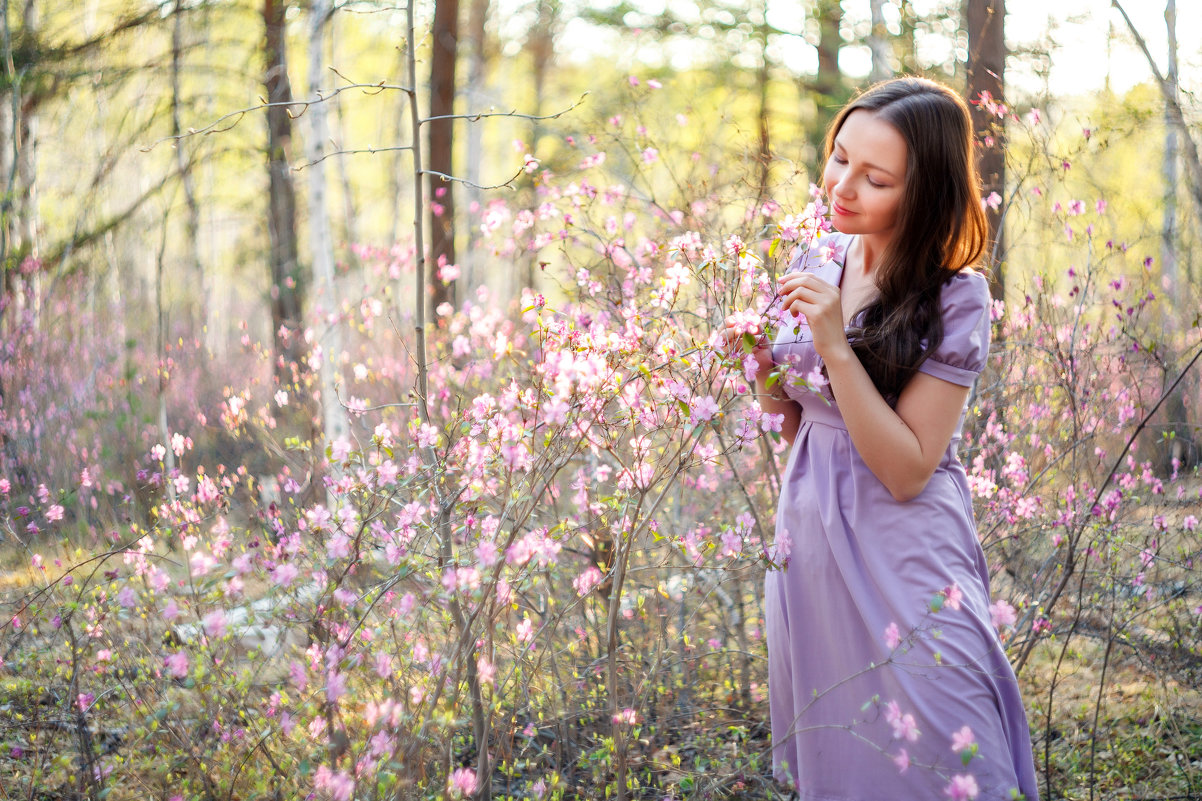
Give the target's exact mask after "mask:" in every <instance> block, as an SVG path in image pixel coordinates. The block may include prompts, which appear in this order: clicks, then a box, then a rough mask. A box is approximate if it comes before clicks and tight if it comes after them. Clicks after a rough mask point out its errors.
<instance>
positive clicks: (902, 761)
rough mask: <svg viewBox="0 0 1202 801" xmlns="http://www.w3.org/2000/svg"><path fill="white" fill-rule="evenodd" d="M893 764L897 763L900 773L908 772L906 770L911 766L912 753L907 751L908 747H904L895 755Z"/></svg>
mask: <svg viewBox="0 0 1202 801" xmlns="http://www.w3.org/2000/svg"><path fill="white" fill-rule="evenodd" d="M893 764H894V765H897V772H898V773H905V772H906V770H907V769H908V768H909V767H910V754H909V753H908V752H907V751H906V749H904V748H902V749H901V750H899V751H898V752H897V755H896V756H894V757H893Z"/></svg>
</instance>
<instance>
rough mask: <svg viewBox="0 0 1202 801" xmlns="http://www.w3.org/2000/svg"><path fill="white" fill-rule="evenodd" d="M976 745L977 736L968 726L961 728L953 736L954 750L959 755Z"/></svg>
mask: <svg viewBox="0 0 1202 801" xmlns="http://www.w3.org/2000/svg"><path fill="white" fill-rule="evenodd" d="M976 744H977V738H976V735H974V734H973V733H972V729H970V728H969V727H968V726H961V727H960V730H959V731H957V732H955V733H954V734H952V750H953V751H955V752H956V753H957V754H958V753H960V752H961V751H964V750H966V749H969V748H972V747H973V746H974V745H976Z"/></svg>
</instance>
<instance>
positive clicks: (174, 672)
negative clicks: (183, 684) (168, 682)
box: [163, 651, 188, 679]
mask: <svg viewBox="0 0 1202 801" xmlns="http://www.w3.org/2000/svg"><path fill="white" fill-rule="evenodd" d="M163 663H164V664H165V665H166V666H167V672H168V673H169V674H170V675H171V676H172V678H176V679H182V678H184V677H185V676H187V675H188V654H187V653H186V652H185V651H176V652H175V653H173V654H168V655H167V658H166V659H164V660H163Z"/></svg>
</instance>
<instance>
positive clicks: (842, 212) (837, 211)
mask: <svg viewBox="0 0 1202 801" xmlns="http://www.w3.org/2000/svg"><path fill="white" fill-rule="evenodd" d="M831 209H832V210H833V211H834V212H835V214H839V215H841V216H844V217H848V216H850V215H852V214H855V212H854V211H849V210H847V209H845V208H844V207H843V206H840V205H839V204H838V203H834V202H832V203H831Z"/></svg>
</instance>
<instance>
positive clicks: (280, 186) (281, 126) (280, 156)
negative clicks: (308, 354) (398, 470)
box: [263, 0, 306, 385]
mask: <svg viewBox="0 0 1202 801" xmlns="http://www.w3.org/2000/svg"><path fill="white" fill-rule="evenodd" d="M287 8H288V3H287V0H264V3H263V22H264V27H265V29H266V39H265V54H266V56H267V72H266V74H265V75H264V78H263V83H264V85H265V87H266V89H267V100H268V103H269V104H270V105H269V106H268V108H267V171H268V175H269V189H268V214H267V228H268V231H269V233H270V235H271V255H270V263H271V324H272V337H273V340H274V342H275V356H276V362H275V374H276V378H277V379H279V381H280V383H281V384H284V385H288V384H291V383H293V382H294V381H295V380H296V378H298V377H299V374H298V371H299V370H302V369H304V356H305V350H306V349H305V346H304V337H303V336H302V333H301V328H302V325H303V321H302V318H301V308H302V305H303V303H304V278H303V277H302V276H301V274H300V270H299V268H298V265H297V244H296V191H295V188H294V187H293V185H292V168H291V166H290V163H289V162H290V160H291V152H292V118H291V117H290V116H289V115H288V104H289V103H291V102H292V85H291V83H290V82H289V80H288V59H287V50H286V44H285V43H286V39H285V26H284V15H285V12H286V11H287Z"/></svg>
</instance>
